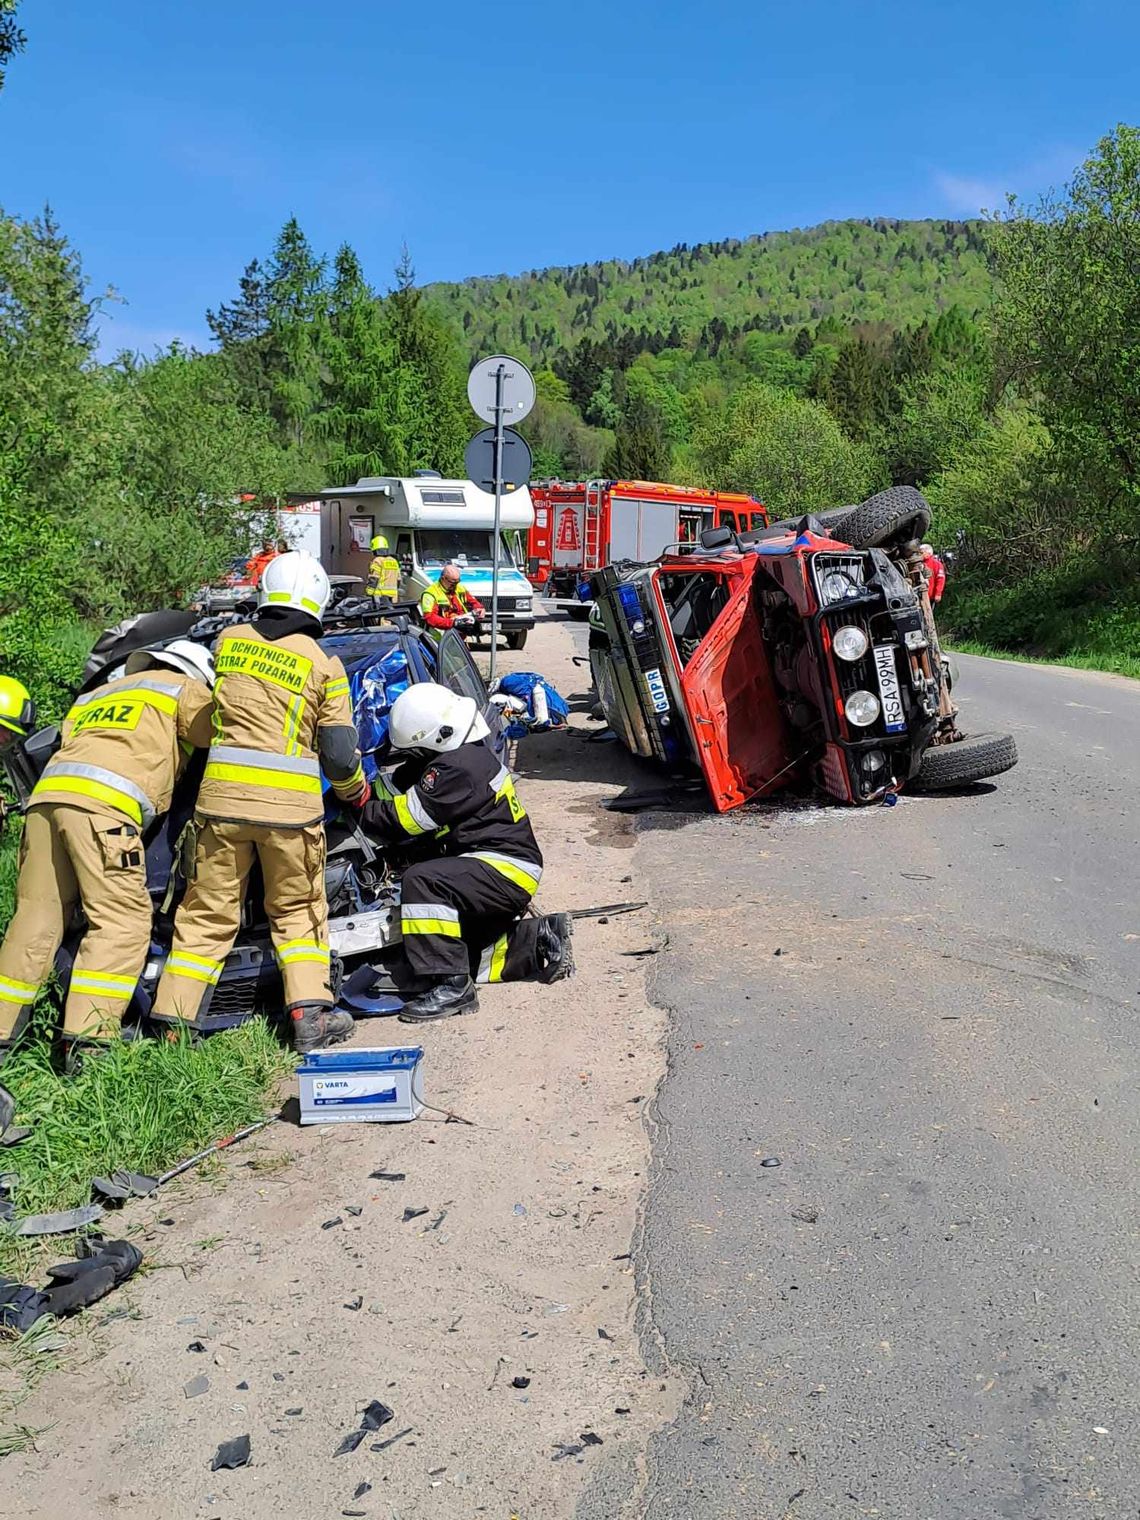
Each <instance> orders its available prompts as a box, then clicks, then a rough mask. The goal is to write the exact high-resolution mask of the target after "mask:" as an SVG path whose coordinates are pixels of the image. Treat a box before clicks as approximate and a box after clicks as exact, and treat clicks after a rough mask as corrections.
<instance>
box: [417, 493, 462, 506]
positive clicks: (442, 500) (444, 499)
mask: <svg viewBox="0 0 1140 1520" xmlns="http://www.w3.org/2000/svg"><path fill="white" fill-rule="evenodd" d="M420 499H421V500H422V501H423V504H424V506H425V507H461V506H463V504H464V503H463V492H462V491H423V490H421V492H420Z"/></svg>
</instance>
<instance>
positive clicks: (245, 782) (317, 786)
mask: <svg viewBox="0 0 1140 1520" xmlns="http://www.w3.org/2000/svg"><path fill="white" fill-rule="evenodd" d="M203 779H204V780H206V781H233V782H236V784H237V785H238V786H264V787H268V788H270V789H272V790H276V791H281V792H311V793H312V794H313V795H314V796H317V797H319V796H320V794H321V779H320V777H319V776H298V775H294V774H292V773H291V772H289V771H265V770H261V769H259V768H255V767H254V766H252V765H222V764H221V763H220V762H218V761H216V760H212V761H211V762H210V763H209V765H207V766H206V774H205V776H204V778H203Z"/></svg>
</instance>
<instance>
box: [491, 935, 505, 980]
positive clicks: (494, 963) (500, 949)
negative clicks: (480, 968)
mask: <svg viewBox="0 0 1140 1520" xmlns="http://www.w3.org/2000/svg"><path fill="white" fill-rule="evenodd" d="M506 961H507V936H506V935H505V934H504V935H503V937H502V938H501V939H498V940H496V941H495V948H494V949H493V950H492V951H491V969H490V971H489V972H488V974H487V980H488V981H489V982H501V981H502V980H503V967H504V966H505V965H506Z"/></svg>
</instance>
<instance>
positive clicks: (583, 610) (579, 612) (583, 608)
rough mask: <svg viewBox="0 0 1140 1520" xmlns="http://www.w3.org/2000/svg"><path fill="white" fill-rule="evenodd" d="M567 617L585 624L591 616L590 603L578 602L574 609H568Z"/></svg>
mask: <svg viewBox="0 0 1140 1520" xmlns="http://www.w3.org/2000/svg"><path fill="white" fill-rule="evenodd" d="M566 616H567V617H568V618H571V619H573V621H574V622H575V623H584V622H586V620H587V619H588V618H589V616H590V604H589V602H578V603H576V605H575V606H573V607H567V609H566Z"/></svg>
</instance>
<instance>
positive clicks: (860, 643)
mask: <svg viewBox="0 0 1140 1520" xmlns="http://www.w3.org/2000/svg"><path fill="white" fill-rule="evenodd" d="M846 578H847V577H846V576H844V580H846ZM869 646H870V640H869V639H868V638H867V635H866V634H865V633H864V632H863V630H862V628H854V627H851V626H848V627H845V628H837V629H836V630H835V632H834V633H833V634H832V635H831V647H832V649H834V650H835V652H836V654H837V655H838V656H839V658H840V659H841V660H861V659H862V658H863V656H864V655H865V654H866V653H867V649H868V647H869Z"/></svg>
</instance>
